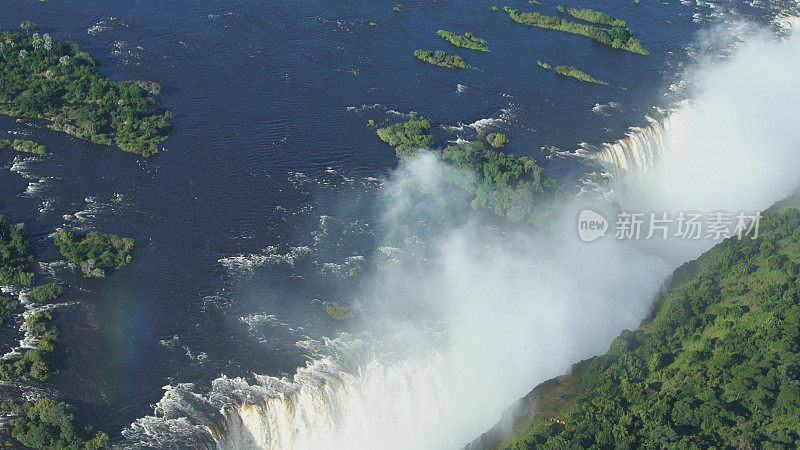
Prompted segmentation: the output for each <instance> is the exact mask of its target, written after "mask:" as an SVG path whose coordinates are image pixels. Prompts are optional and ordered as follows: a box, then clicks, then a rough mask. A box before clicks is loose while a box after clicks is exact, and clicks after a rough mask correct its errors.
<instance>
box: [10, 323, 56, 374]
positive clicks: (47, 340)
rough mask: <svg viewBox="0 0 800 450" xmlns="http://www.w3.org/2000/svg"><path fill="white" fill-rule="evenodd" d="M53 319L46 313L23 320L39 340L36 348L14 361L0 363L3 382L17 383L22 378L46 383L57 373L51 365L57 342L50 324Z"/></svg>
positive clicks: (54, 328) (29, 330) (54, 329)
mask: <svg viewBox="0 0 800 450" xmlns="http://www.w3.org/2000/svg"><path fill="white" fill-rule="evenodd" d="M52 319H53V317H52V316H51V315H50V313H49V312H47V311H41V312H38V313H36V314H32V315H30V316H28V317H27V318H26V319H25V324H26V326H27V327H28V332H30V333H31V334H32V335H33V336H34V337H35V338H37V339H39V343H38V344H37V345H36V348H32V349H28V350H27V351H26V352H25V354H23V355H21V356H19V355H17V357H16V359H11V360H5V361H3V362H0V379H2V380H3V381H11V382H15V381H19V380H20V378H22V377H27V378H31V379H34V380H39V381H46V380H47V379H49V378H50V377H51V376H53V375H55V374H57V373H58V369H57V368H56V367H55V365H54V364H53V350H55V344H56V341H57V340H58V330H57V329H56V327H55V326H53V325H52V324H51V321H52Z"/></svg>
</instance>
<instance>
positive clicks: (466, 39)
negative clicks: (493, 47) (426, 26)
mask: <svg viewBox="0 0 800 450" xmlns="http://www.w3.org/2000/svg"><path fill="white" fill-rule="evenodd" d="M436 34H437V35H439V37H441V38H442V39H444V40H446V41H447V42H449V43H451V44H453V45H455V46H456V47H463V48H468V49H471V50H480V51H482V52H488V51H489V48H488V47H486V44H487V42H486V41H485V40H483V39H481V38H479V37H477V36H475V35H474V34H472V33H464V35H463V36H459V35H457V34H455V33H452V32H450V31H445V30H439V31H437V32H436Z"/></svg>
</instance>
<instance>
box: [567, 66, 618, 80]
mask: <svg viewBox="0 0 800 450" xmlns="http://www.w3.org/2000/svg"><path fill="white" fill-rule="evenodd" d="M556 73H558V74H559V75H564V76H565V77H572V78H575V79H576V80H581V81H585V82H587V83H595V84H602V85H608V83H606V82H605V81H600V80H595V79H594V78H593V77H592V76H591V75H589V74H588V73H585V72H581V71H580V70H578V69H576V68H574V67H567V66H556Z"/></svg>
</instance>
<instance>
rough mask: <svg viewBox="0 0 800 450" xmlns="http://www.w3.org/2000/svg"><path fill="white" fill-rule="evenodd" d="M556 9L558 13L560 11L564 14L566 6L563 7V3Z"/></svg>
mask: <svg viewBox="0 0 800 450" xmlns="http://www.w3.org/2000/svg"><path fill="white" fill-rule="evenodd" d="M556 9H557V10H558V13H559V14H564V11H566V10H565V9H564V7H563V6H561V5H558V7H557V8H556Z"/></svg>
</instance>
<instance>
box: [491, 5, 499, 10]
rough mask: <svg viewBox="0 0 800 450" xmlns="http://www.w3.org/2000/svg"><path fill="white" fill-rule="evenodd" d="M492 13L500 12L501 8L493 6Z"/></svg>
mask: <svg viewBox="0 0 800 450" xmlns="http://www.w3.org/2000/svg"><path fill="white" fill-rule="evenodd" d="M492 11H500V8H498V7H497V5H492Z"/></svg>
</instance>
